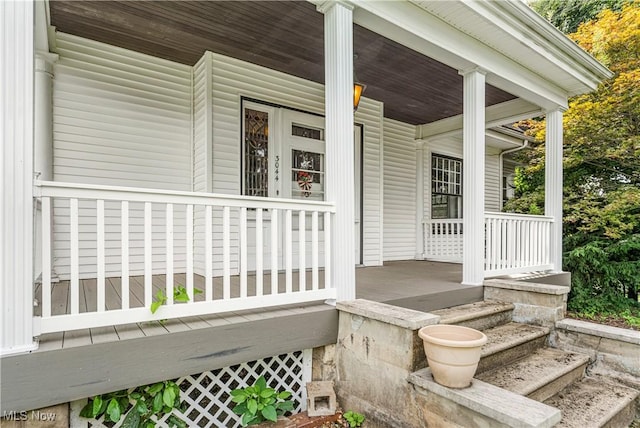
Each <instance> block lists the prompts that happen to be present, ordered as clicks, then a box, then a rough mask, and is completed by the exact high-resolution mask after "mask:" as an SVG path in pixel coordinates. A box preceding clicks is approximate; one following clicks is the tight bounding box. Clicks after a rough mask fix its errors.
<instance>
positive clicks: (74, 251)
mask: <svg viewBox="0 0 640 428" xmlns="http://www.w3.org/2000/svg"><path fill="white" fill-rule="evenodd" d="M69 212H70V215H71V218H70V219H69V220H70V235H69V241H70V242H69V245H70V253H71V254H70V256H71V260H70V261H71V266H70V268H71V283H70V287H71V289H70V303H71V313H72V314H77V313H79V312H80V251H79V245H80V243H79V242H78V200H77V199H75V198H72V199H69Z"/></svg>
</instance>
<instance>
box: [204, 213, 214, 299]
mask: <svg viewBox="0 0 640 428" xmlns="http://www.w3.org/2000/svg"><path fill="white" fill-rule="evenodd" d="M212 209H213V208H212V207H211V205H207V206H206V207H205V208H204V234H205V237H204V269H205V273H204V288H205V294H204V297H205V300H213V224H212Z"/></svg>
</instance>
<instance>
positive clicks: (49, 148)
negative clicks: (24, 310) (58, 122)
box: [33, 5, 58, 278]
mask: <svg viewBox="0 0 640 428" xmlns="http://www.w3.org/2000/svg"><path fill="white" fill-rule="evenodd" d="M37 7H39V5H37ZM57 60H58V55H56V54H52V53H49V52H40V51H38V52H37V53H36V57H35V77H34V110H33V111H34V117H33V120H34V126H33V130H34V136H33V139H34V142H33V158H34V162H33V169H34V171H33V173H34V175H35V176H36V177H37V178H38V179H39V180H52V179H53V108H52V106H53V65H54V63H55V62H56V61H57ZM41 225H42V207H40V206H36V213H35V221H34V238H35V242H34V245H35V250H36V253H37V254H40V253H41V252H42V251H41V249H42V229H41ZM33 264H34V266H33V277H34V278H37V277H38V276H39V275H40V274H41V273H42V260H41V259H40V257H35V258H34V261H33ZM48 274H49V275H51V272H49V273H48Z"/></svg>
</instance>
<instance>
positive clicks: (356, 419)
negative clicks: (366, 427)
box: [342, 410, 364, 428]
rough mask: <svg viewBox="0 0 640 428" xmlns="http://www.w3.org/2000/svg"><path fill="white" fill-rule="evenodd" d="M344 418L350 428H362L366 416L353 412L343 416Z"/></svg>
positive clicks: (350, 411)
mask: <svg viewBox="0 0 640 428" xmlns="http://www.w3.org/2000/svg"><path fill="white" fill-rule="evenodd" d="M342 417H343V418H344V419H345V420H346V421H347V422H348V423H349V427H351V428H356V427H361V426H362V424H363V423H364V415H363V414H362V413H358V412H354V411H352V410H349V411H348V412H346V413H345V414H343V415H342Z"/></svg>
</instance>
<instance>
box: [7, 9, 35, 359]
mask: <svg viewBox="0 0 640 428" xmlns="http://www.w3.org/2000/svg"><path fill="white" fill-rule="evenodd" d="M33 7H34V3H33V2H26V1H24V2H23V1H2V2H0V28H2V31H1V32H0V94H2V96H0V132H1V133H2V148H1V149H0V150H1V151H2V154H1V156H0V186H1V191H0V275H1V278H0V293H1V297H2V298H1V299H0V302H1V305H2V306H1V307H0V317H2V319H1V321H2V332H1V337H2V339H1V340H2V347H1V352H2V354H9V353H17V352H25V351H28V350H31V349H34V348H35V346H34V342H33V324H32V323H33V314H32V312H33V311H32V309H33V276H32V275H33V199H32V193H33V81H34V78H33V74H34V73H33V71H34V48H33V33H34V24H33V23H34V13H33Z"/></svg>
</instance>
